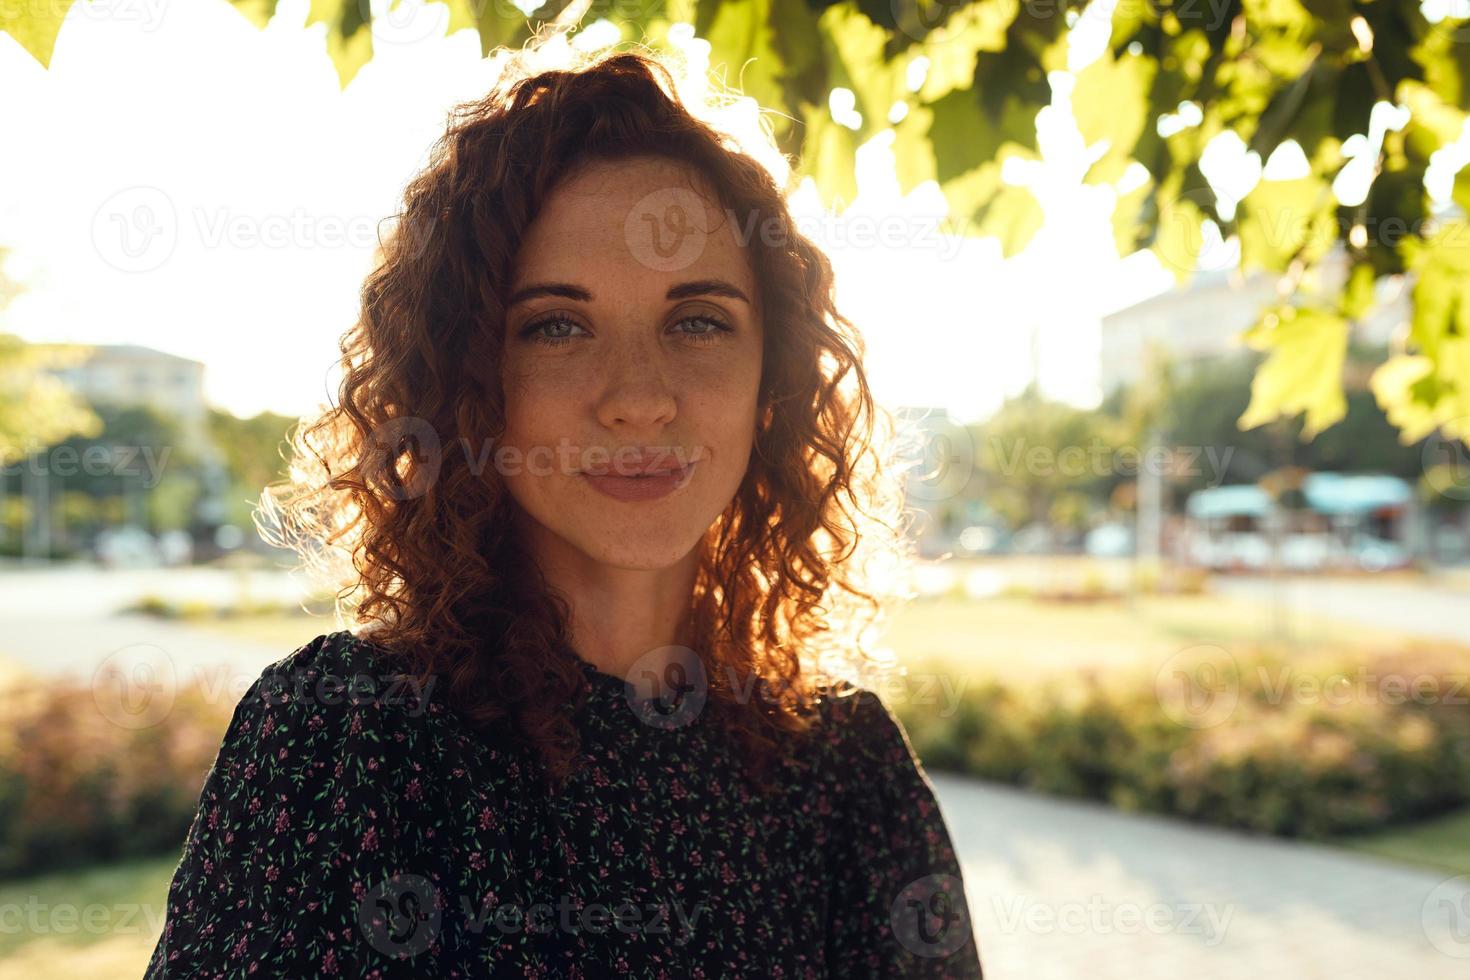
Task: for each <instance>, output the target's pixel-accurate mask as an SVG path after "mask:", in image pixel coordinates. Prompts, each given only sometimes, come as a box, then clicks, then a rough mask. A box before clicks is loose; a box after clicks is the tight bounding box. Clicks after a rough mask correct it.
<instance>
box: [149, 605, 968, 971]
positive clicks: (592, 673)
mask: <svg viewBox="0 0 1470 980" xmlns="http://www.w3.org/2000/svg"><path fill="white" fill-rule="evenodd" d="M381 652H382V651H381V648H377V647H375V646H374V645H373V644H372V643H370V642H369V641H368V640H366V639H365V638H363V637H360V636H356V635H354V634H352V633H351V632H349V631H345V630H344V631H339V632H335V633H328V634H324V635H322V636H319V637H317V638H316V639H314V640H312V641H311V642H309V643H307V644H305V645H304V646H302V647H301V648H300V649H298V650H296V651H295V652H294V653H292V654H291V655H290V656H288V657H286V658H284V659H283V660H281V661H280V662H278V663H276V664H274V665H272V666H271V667H268V668H266V670H265V671H264V672H263V673H262V675H261V677H260V678H259V679H258V680H256V681H255V682H254V683H253V684H252V685H251V687H250V689H249V690H248V691H247V692H246V694H245V696H244V697H243V698H242V699H241V700H240V703H239V704H238V706H237V707H236V709H235V713H234V716H233V718H232V720H231V722H230V725H229V728H228V730H227V731H226V733H225V736H224V739H223V742H222V744H221V746H220V750H219V755H218V758H217V759H216V760H215V763H214V766H213V767H212V768H211V770H210V772H209V774H208V776H207V778H206V781H205V785H204V788H203V791H202V793H201V795H200V799H199V810H198V813H197V815H196V817H195V819H194V821H193V824H192V826H191V827H190V829H189V832H188V835H187V838H186V840H185V842H184V847H183V855H182V858H181V860H180V862H179V864H178V867H177V869H176V870H175V872H174V876H173V880H172V883H171V885H170V887H169V892H168V905H167V915H166V920H165V927H164V931H163V934H162V936H161V937H160V938H159V940H158V944H157V946H156V948H155V949H154V951H153V955H152V958H151V960H150V962H149V964H148V968H147V973H146V975H145V976H146V978H154V980H160V978H165V977H167V978H179V980H211V978H224V977H256V978H260V977H290V978H293V980H305V978H308V977H351V978H359V977H361V978H384V980H386V978H399V977H403V978H407V977H415V978H418V977H434V978H455V977H487V976H493V977H571V978H576V977H600V976H610V975H618V976H633V977H650V978H659V977H663V978H671V980H674V978H677V980H689V978H704V977H731V976H737V977H744V976H749V977H759V978H762V980H767V978H793V980H794V978H816V977H888V976H904V977H954V978H978V977H980V975H981V973H980V962H979V957H978V953H977V949H976V943H975V939H974V936H973V934H972V931H971V925H970V920H969V916H968V913H967V909H966V905H965V900H964V899H965V896H964V886H963V881H962V879H961V874H960V867H959V864H958V861H957V859H956V856H955V851H954V848H953V846H952V844H951V840H950V836H949V833H948V830H947V828H946V825H945V822H944V819H943V817H942V815H941V813H940V810H939V807H938V804H937V803H936V801H935V798H934V794H933V791H932V788H931V786H930V784H929V782H928V779H927V777H926V776H925V775H924V773H923V770H922V768H921V767H920V766H919V764H918V762H917V760H916V758H915V757H914V755H913V751H912V748H911V746H910V743H909V741H908V739H907V736H906V735H905V733H904V731H903V729H902V728H901V726H900V725H899V723H898V722H897V721H896V719H895V718H894V717H893V715H892V714H891V713H890V712H889V710H888V709H887V707H886V706H885V705H884V704H883V703H882V702H881V701H880V700H879V699H878V698H877V697H876V696H875V695H874V694H872V693H871V692H870V691H866V690H864V691H862V692H860V693H859V694H857V695H855V696H854V698H853V699H847V698H843V699H836V701H835V702H834V699H832V698H826V699H824V700H823V723H822V725H821V727H820V729H818V730H817V732H816V735H815V736H814V737H812V738H810V739H803V740H801V742H800V744H801V745H802V746H803V748H802V749H801V750H800V751H799V752H792V753H790V755H791V758H790V759H789V760H788V761H787V762H785V763H783V764H782V765H781V766H780V767H779V772H780V775H781V779H780V786H781V788H780V790H779V791H778V792H777V793H775V794H771V795H763V794H761V793H759V792H758V791H756V790H755V789H754V788H753V787H750V786H748V785H747V784H746V781H745V780H744V779H743V778H742V776H741V769H740V766H739V765H738V763H737V761H736V759H735V758H734V756H733V755H732V753H731V750H730V749H729V747H728V746H726V745H724V744H723V743H722V741H721V740H720V739H718V738H715V737H713V735H712V731H711V728H710V726H705V725H702V724H700V720H699V718H697V717H696V718H695V719H694V720H693V721H691V722H689V723H687V724H679V725H672V726H671V725H659V724H650V723H649V720H648V716H646V715H645V714H640V713H639V712H638V711H635V710H634V706H635V704H637V701H636V699H635V698H634V697H633V696H632V695H631V688H629V687H627V686H626V685H625V684H624V682H623V680H622V679H621V678H617V677H613V676H612V675H609V674H606V673H603V672H602V671H600V670H598V669H597V668H596V667H594V666H593V665H592V664H590V663H588V662H587V661H585V660H582V659H581V658H578V662H579V663H580V664H581V665H582V667H583V669H584V672H585V673H586V676H587V682H588V685H589V694H588V700H587V702H586V704H584V705H583V708H582V710H581V711H580V712H579V713H578V715H577V724H578V728H579V730H580V732H581V734H582V739H583V742H582V751H583V753H584V754H585V755H586V756H587V759H588V763H589V764H588V765H587V766H586V767H585V768H584V769H583V770H582V771H581V772H579V773H578V774H576V775H575V776H574V777H572V780H571V782H570V783H569V784H568V785H567V788H566V789H565V791H564V792H562V793H561V794H555V795H553V794H548V793H546V792H544V791H542V790H541V789H540V788H539V787H540V784H539V783H538V781H537V779H536V769H535V766H534V765H532V764H531V763H530V761H529V760H528V758H526V757H525V756H523V755H521V754H519V753H518V752H517V751H513V750H510V749H508V748H507V747H506V746H504V745H497V744H494V742H495V740H494V739H493V738H487V737H485V736H483V735H481V736H477V735H475V734H474V733H473V732H472V730H470V729H468V728H466V727H462V726H461V725H460V724H458V723H457V721H456V718H455V716H454V713H453V712H452V711H451V710H449V708H448V707H447V706H446V705H445V703H444V701H443V698H442V692H438V691H435V690H433V689H432V685H425V688H426V689H425V690H416V689H415V688H414V687H413V686H412V685H411V684H406V683H403V680H404V679H403V678H398V679H397V680H394V679H393V676H392V675H393V673H394V672H391V671H387V670H385V669H384V660H383V658H382V657H381ZM850 702H851V703H850ZM834 703H840V704H843V705H844V706H845V707H844V708H843V710H841V711H837V710H836V709H835V708H834V707H833V705H834ZM839 719H840V720H839ZM798 756H800V758H798Z"/></svg>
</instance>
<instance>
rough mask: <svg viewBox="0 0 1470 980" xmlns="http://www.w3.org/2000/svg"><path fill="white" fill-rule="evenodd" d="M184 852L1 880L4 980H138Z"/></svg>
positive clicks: (0, 948) (1, 969)
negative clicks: (97, 979)
mask: <svg viewBox="0 0 1470 980" xmlns="http://www.w3.org/2000/svg"><path fill="white" fill-rule="evenodd" d="M177 865H178V855H176V854H175V855H171V856H168V857H159V858H149V859H146V860H140V861H128V862H126V863H120V864H110V865H105V866H99V867H94V868H86V869H83V870H80V871H66V872H57V873H53V874H47V875H41V876H39V877H36V878H27V879H23V880H18V881H10V882H4V883H0V910H3V912H4V920H3V925H0V980H63V978H66V980H75V978H88V980H90V978H93V977H140V976H142V975H143V970H144V968H145V967H146V966H147V965H148V957H149V956H150V955H151V954H152V952H153V947H154V946H155V945H156V944H157V942H158V936H159V933H160V932H161V931H162V929H163V917H164V907H165V903H166V901H167V898H168V885H169V881H170V880H171V879H172V877H173V873H174V869H175V867H176V866H177Z"/></svg>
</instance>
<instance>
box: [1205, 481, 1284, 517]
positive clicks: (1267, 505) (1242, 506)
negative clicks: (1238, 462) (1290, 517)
mask: <svg viewBox="0 0 1470 980" xmlns="http://www.w3.org/2000/svg"><path fill="white" fill-rule="evenodd" d="M1184 506H1185V510H1187V511H1188V512H1189V516H1190V517H1198V518H1200V519H1201V520H1205V519H1208V518H1211V517H1235V516H1242V515H1243V516H1246V517H1265V516H1266V514H1267V513H1268V512H1269V511H1270V510H1271V498H1270V497H1268V496H1267V495H1266V491H1264V490H1262V489H1261V488H1260V487H1258V486H1255V485H1254V484H1251V483H1238V484H1232V485H1229V486H1223V487H1210V488H1208V489H1205V490H1196V491H1195V492H1194V493H1192V494H1190V495H1189V501H1188V502H1187V503H1186V504H1185V505H1184Z"/></svg>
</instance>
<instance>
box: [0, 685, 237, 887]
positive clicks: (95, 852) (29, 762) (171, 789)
mask: <svg viewBox="0 0 1470 980" xmlns="http://www.w3.org/2000/svg"><path fill="white" fill-rule="evenodd" d="M226 702H229V703H226ZM3 704H4V711H3V719H0V720H3V729H4V733H5V734H4V737H3V738H0V875H4V876H7V877H9V876H14V875H18V874H24V873H29V872H35V871H41V870H45V869H50V868H57V867H64V866H71V867H76V866H82V865H88V864H93V863H96V862H98V861H108V860H115V859H119V858H125V857H132V856H137V855H144V854H161V853H166V852H168V851H169V850H171V849H174V848H177V847H178V843H179V841H180V840H182V839H183V837H184V833H185V831H187V830H188V827H189V821H190V820H191V819H192V817H193V815H194V812H195V809H196V808H197V806H198V802H199V790H200V788H201V787H202V786H203V784H204V777H205V774H206V773H207V772H208V771H209V766H210V763H211V762H212V761H213V759H214V755H215V752H216V750H217V749H218V747H219V739H220V737H221V736H222V735H223V734H224V730H225V726H226V725H228V723H229V720H230V711H231V709H232V708H233V706H234V705H233V701H232V700H230V699H228V698H227V699H225V700H224V701H221V700H213V701H211V700H210V699H208V698H206V697H205V696H204V695H203V693H202V692H201V691H198V690H185V691H181V692H180V693H179V696H178V697H177V698H176V700H175V702H174V703H173V706H172V708H171V710H170V711H169V712H168V713H167V715H166V716H165V717H164V718H163V719H162V720H161V721H159V722H158V723H157V724H153V725H148V726H146V727H137V728H132V727H127V726H125V725H118V724H114V723H113V722H112V721H109V720H108V719H107V718H106V717H105V716H104V714H103V713H102V712H99V711H98V710H97V702H96V700H95V698H94V695H93V692H92V690H91V688H90V686H89V685H87V684H83V683H74V682H69V681H68V682H56V683H45V682H39V681H37V682H30V681H21V682H18V684H17V685H16V686H11V687H8V688H6V690H5V691H4V698H3Z"/></svg>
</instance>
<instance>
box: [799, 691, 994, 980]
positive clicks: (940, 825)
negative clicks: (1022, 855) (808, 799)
mask: <svg viewBox="0 0 1470 980" xmlns="http://www.w3.org/2000/svg"><path fill="white" fill-rule="evenodd" d="M832 710H833V712H834V713H835V714H836V716H837V718H838V726H839V729H840V731H841V733H842V734H841V736H840V739H839V742H838V744H839V745H841V747H842V750H841V751H840V752H839V753H838V756H837V765H839V766H841V767H844V768H845V770H846V771H845V772H844V773H841V774H840V776H839V779H840V787H841V791H840V792H839V794H838V799H839V800H841V801H842V805H841V809H840V812H839V828H840V832H839V834H838V835H837V839H836V840H835V841H834V842H833V843H834V844H835V845H836V847H835V848H834V850H833V852H832V858H831V859H830V862H829V865H828V874H829V881H830V892H829V906H828V909H829V919H828V922H829V925H828V934H827V962H828V964H829V966H830V968H831V969H832V971H833V975H835V976H882V977H933V978H938V977H945V978H956V980H961V978H962V980H979V978H980V977H981V970H980V958H979V952H978V949H977V946H976V940H975V937H974V933H973V929H972V925H971V917H970V914H969V908H968V905H967V903H966V900H965V886H964V880H963V875H962V874H961V870H960V864H959V860H958V858H957V857H956V854H955V849H954V845H953V842H952V841H951V839H950V835H949V829H948V827H947V826H946V824H945V820H944V816H943V814H942V813H941V812H940V809H939V804H938V801H937V800H936V799H935V796H934V789H933V786H932V785H931V784H930V782H929V779H928V777H927V775H926V774H925V773H924V771H923V768H922V767H921V765H920V763H919V760H918V757H917V756H916V755H915V754H914V750H913V746H912V744H911V743H910V742H909V738H908V734H907V733H906V732H905V731H904V729H903V726H902V724H901V723H900V722H899V721H898V719H897V718H896V717H894V715H893V713H892V712H891V711H890V710H889V708H888V706H887V705H885V704H884V703H883V702H882V701H881V700H880V699H879V698H878V696H877V695H876V694H874V693H873V692H871V691H868V690H859V691H858V692H857V693H856V694H854V695H852V696H850V697H844V698H841V699H838V704H837V705H835V706H834V707H833V708H832Z"/></svg>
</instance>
